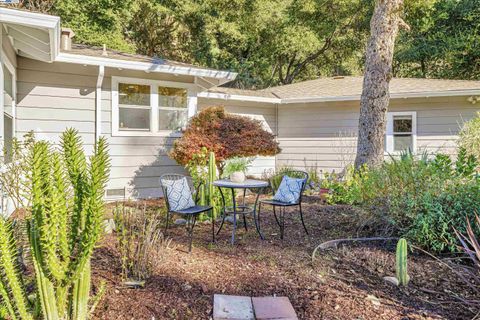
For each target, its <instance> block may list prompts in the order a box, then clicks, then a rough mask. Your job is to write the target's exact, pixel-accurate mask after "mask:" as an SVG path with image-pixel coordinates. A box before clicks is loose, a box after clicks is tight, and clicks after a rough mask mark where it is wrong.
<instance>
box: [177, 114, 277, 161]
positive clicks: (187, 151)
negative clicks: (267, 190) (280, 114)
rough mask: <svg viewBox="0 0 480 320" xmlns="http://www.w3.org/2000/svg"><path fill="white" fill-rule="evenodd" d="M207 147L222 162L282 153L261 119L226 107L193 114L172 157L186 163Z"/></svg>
mask: <svg viewBox="0 0 480 320" xmlns="http://www.w3.org/2000/svg"><path fill="white" fill-rule="evenodd" d="M204 148H206V149H207V150H208V151H211V152H214V153H215V157H216V159H217V161H219V162H224V161H225V160H227V159H231V158H233V157H254V156H273V155H276V154H278V153H279V152H280V148H279V146H278V142H276V141H275V136H274V135H273V134H272V133H270V132H268V131H267V130H265V129H264V128H263V126H262V123H261V122H260V121H259V120H255V119H251V118H248V117H243V116H239V115H234V114H230V113H227V112H225V109H224V108H223V107H210V108H206V109H204V110H202V111H201V112H199V113H198V114H197V115H195V116H194V117H192V118H191V119H190V122H189V124H188V126H187V129H186V130H185V132H184V133H183V136H182V138H180V139H178V140H176V141H175V143H174V146H173V149H172V151H171V152H170V157H172V158H173V159H175V160H176V161H177V162H178V163H179V164H181V165H183V166H186V165H187V164H188V163H189V162H190V160H192V156H193V155H194V154H199V153H201V152H202V149H204Z"/></svg>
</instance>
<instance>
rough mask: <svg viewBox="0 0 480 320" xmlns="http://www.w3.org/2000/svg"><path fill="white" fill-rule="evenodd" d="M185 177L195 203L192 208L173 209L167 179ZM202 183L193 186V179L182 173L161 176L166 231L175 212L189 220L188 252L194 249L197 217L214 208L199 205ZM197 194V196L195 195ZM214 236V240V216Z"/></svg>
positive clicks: (172, 179)
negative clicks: (165, 210) (165, 208)
mask: <svg viewBox="0 0 480 320" xmlns="http://www.w3.org/2000/svg"><path fill="white" fill-rule="evenodd" d="M183 178H187V181H188V186H189V189H190V194H191V195H192V198H194V201H195V205H194V206H193V207H190V208H186V209H183V210H171V208H170V203H169V199H168V183H166V182H167V181H177V180H180V179H183ZM201 185H202V184H201V183H200V184H199V185H198V186H196V188H195V187H194V186H193V183H192V179H191V178H190V177H187V176H184V175H182V174H164V175H162V176H161V177H160V186H161V187H162V191H163V195H164V198H165V204H166V206H167V222H166V223H165V233H166V232H167V230H168V224H169V221H170V216H171V215H173V214H178V215H181V216H182V217H184V218H185V220H187V225H186V229H187V233H188V235H189V237H190V242H189V244H188V252H190V251H192V240H193V228H194V227H195V223H196V221H197V217H198V216H199V215H200V214H202V213H204V212H207V211H210V210H212V209H213V207H212V206H201V205H197V203H198V197H199V192H198V190H199V189H200V186H201ZM193 196H195V197H193ZM212 237H213V241H215V225H214V222H213V218H212Z"/></svg>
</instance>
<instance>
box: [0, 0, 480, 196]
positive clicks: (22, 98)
mask: <svg viewBox="0 0 480 320" xmlns="http://www.w3.org/2000/svg"><path fill="white" fill-rule="evenodd" d="M0 24H1V28H0V41H1V46H0V47H1V48H2V50H1V55H0V60H1V63H0V68H1V69H2V70H0V86H3V89H4V90H3V94H1V95H0V108H1V109H2V110H1V112H2V113H3V115H4V116H3V117H0V134H1V139H0V141H1V142H2V144H4V145H5V146H7V147H8V141H9V140H10V139H11V138H12V137H18V138H21V137H22V136H23V135H24V134H25V133H27V132H29V131H32V130H33V131H34V132H35V134H36V136H37V138H39V139H46V140H48V141H51V142H52V143H57V142H58V139H59V136H60V134H61V133H62V132H63V131H64V130H65V129H66V128H68V127H74V128H76V129H78V130H79V132H80V133H81V135H82V137H83V140H84V142H85V145H86V149H87V152H91V150H92V147H93V144H94V141H95V140H96V139H97V138H98V137H100V136H105V137H107V138H108V141H109V144H110V156H111V160H112V170H111V176H110V180H109V183H108V187H107V194H106V197H107V198H111V199H114V198H119V197H122V198H123V197H124V196H125V195H127V196H130V195H134V196H138V197H156V196H160V195H161V191H160V187H159V184H158V178H159V176H160V175H161V174H163V173H167V172H184V169H183V168H181V167H180V166H178V165H177V164H176V163H175V162H174V161H173V160H172V159H170V158H169V157H168V156H167V151H168V149H169V147H171V145H172V143H173V141H174V140H175V139H176V138H178V137H179V136H181V129H182V128H183V127H184V125H185V123H186V121H187V120H188V118H189V117H191V116H192V115H194V114H195V113H196V112H197V110H199V109H201V108H204V107H206V106H211V105H224V106H225V107H226V108H227V110H228V111H231V112H234V113H238V114H244V115H247V116H251V117H254V118H257V119H260V120H262V121H263V123H264V125H265V128H267V129H268V130H270V131H271V132H273V133H274V134H275V136H276V138H277V139H278V141H279V143H280V146H281V148H282V153H281V154H279V155H278V156H276V157H266V158H259V159H256V160H255V162H254V165H253V166H252V173H253V174H261V173H262V172H264V171H265V170H272V169H274V168H275V167H278V166H283V165H289V166H295V167H316V168H318V169H319V170H320V169H321V170H324V171H331V170H342V168H343V167H344V166H345V165H346V164H348V163H350V162H351V161H352V160H353V157H354V154H355V142H356V138H355V133H356V130H357V126H358V113H359V99H360V93H361V87H362V79H361V78H359V77H333V78H327V79H318V80H312V81H306V82H301V83H296V84H292V85H287V86H280V87H274V88H270V89H266V90H258V91H252V90H238V89H228V88H224V87H222V85H223V84H225V83H228V82H230V81H232V80H234V79H235V77H236V73H234V72H230V71H219V70H213V69H208V68H203V67H197V66H193V65H189V64H184V63H179V62H175V61H170V60H165V59H158V58H152V57H146V56H140V55H132V54H126V53H120V52H116V51H112V50H108V49H107V48H105V47H104V48H92V47H88V46H84V45H75V44H72V37H73V36H74V32H73V31H72V30H69V29H62V28H61V27H60V19H59V18H58V17H55V16H49V15H44V14H38V13H31V12H26V11H20V10H13V9H7V8H0ZM107 45H108V44H107ZM391 96H392V100H391V105H390V108H389V113H388V119H389V121H388V130H387V131H388V132H387V143H386V148H387V150H388V151H389V152H395V151H397V150H401V149H405V148H407V147H411V148H412V149H414V150H423V149H426V150H429V151H438V150H442V151H445V152H449V153H453V152H454V150H455V148H454V147H455V139H456V135H457V133H458V130H459V125H460V124H461V123H462V122H463V121H465V120H468V119H470V118H472V117H474V116H475V114H476V112H477V109H478V105H476V104H475V102H476V101H477V99H478V98H479V97H480V82H479V81H453V80H427V79H393V80H392V82H391ZM125 193H127V194H125Z"/></svg>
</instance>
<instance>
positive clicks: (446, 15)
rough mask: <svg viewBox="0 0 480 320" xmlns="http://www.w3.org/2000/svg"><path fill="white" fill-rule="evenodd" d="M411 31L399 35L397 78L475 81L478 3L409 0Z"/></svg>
mask: <svg viewBox="0 0 480 320" xmlns="http://www.w3.org/2000/svg"><path fill="white" fill-rule="evenodd" d="M406 11H407V23H408V24H410V25H411V32H409V33H405V34H402V35H400V39H399V41H398V49H397V51H396V54H395V60H396V62H395V67H394V72H395V75H396V76H403V77H405V76H406V77H427V78H449V79H472V80H476V79H478V77H479V75H480V63H479V59H480V53H479V52H480V50H479V44H480V32H479V31H480V2H479V1H477V0H463V1H457V0H424V1H409V2H408V5H407V8H406Z"/></svg>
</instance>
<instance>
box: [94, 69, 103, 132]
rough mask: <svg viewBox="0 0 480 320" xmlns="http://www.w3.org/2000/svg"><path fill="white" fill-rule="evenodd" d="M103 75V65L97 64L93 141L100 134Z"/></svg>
mask: <svg viewBox="0 0 480 320" xmlns="http://www.w3.org/2000/svg"><path fill="white" fill-rule="evenodd" d="M104 75H105V66H103V65H100V66H98V78H97V87H96V89H95V141H98V139H99V138H100V136H101V134H102V83H103V77H104Z"/></svg>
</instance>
